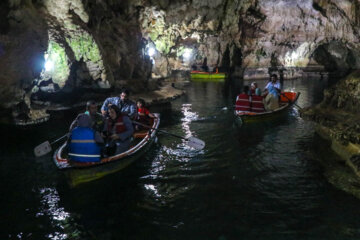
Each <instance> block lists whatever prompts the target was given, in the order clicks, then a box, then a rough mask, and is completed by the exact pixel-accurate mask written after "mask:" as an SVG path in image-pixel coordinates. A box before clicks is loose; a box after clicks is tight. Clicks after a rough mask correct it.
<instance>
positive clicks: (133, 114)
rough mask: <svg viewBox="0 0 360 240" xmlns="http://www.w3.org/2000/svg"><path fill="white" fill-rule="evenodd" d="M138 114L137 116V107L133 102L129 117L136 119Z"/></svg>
mask: <svg viewBox="0 0 360 240" xmlns="http://www.w3.org/2000/svg"><path fill="white" fill-rule="evenodd" d="M136 114H137V111H136V105H135V104H134V103H133V102H130V106H129V113H128V115H129V117H130V118H131V119H134V118H135V117H136Z"/></svg>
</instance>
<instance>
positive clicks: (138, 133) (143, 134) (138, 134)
mask: <svg viewBox="0 0 360 240" xmlns="http://www.w3.org/2000/svg"><path fill="white" fill-rule="evenodd" d="M148 132H149V130H140V131H135V132H134V134H133V137H134V138H135V139H136V138H144V137H146V135H147V134H148Z"/></svg>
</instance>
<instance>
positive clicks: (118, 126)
mask: <svg viewBox="0 0 360 240" xmlns="http://www.w3.org/2000/svg"><path fill="white" fill-rule="evenodd" d="M107 130H108V132H109V133H111V134H119V133H123V132H125V131H126V127H125V124H124V121H123V116H122V115H120V116H119V117H118V118H117V119H116V122H115V124H114V121H112V120H110V119H109V122H108V129H107Z"/></svg>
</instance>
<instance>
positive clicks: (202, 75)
mask: <svg viewBox="0 0 360 240" xmlns="http://www.w3.org/2000/svg"><path fill="white" fill-rule="evenodd" d="M190 75H191V79H224V78H225V77H226V74H225V73H219V72H218V73H216V72H202V71H191V72H190Z"/></svg>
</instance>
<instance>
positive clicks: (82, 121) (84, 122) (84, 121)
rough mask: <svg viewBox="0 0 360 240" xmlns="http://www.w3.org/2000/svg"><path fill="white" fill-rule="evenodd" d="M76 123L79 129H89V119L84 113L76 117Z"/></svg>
mask: <svg viewBox="0 0 360 240" xmlns="http://www.w3.org/2000/svg"><path fill="white" fill-rule="evenodd" d="M77 121H78V126H79V127H91V118H90V116H89V115H88V114H86V113H80V114H79V115H78V116H77Z"/></svg>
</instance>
